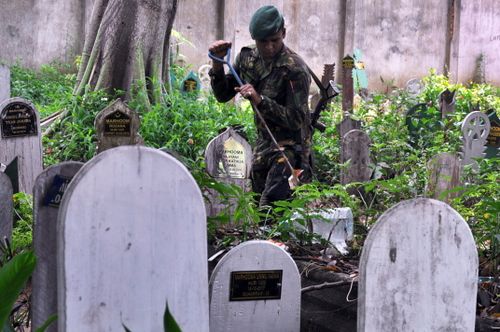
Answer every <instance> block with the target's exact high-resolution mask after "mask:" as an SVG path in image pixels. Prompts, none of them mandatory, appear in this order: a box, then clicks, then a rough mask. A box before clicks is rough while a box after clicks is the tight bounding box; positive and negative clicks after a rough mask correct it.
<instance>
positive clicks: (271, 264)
mask: <svg viewBox="0 0 500 332" xmlns="http://www.w3.org/2000/svg"><path fill="white" fill-rule="evenodd" d="M300 297H301V286H300V275H299V271H298V269H297V265H296V264H295V262H294V261H293V259H292V258H291V257H290V255H289V254H288V253H287V252H286V251H285V250H283V249H282V248H280V247H278V246H276V245H274V244H272V243H270V242H268V241H261V240H254V241H248V242H244V243H242V244H240V245H238V246H237V247H235V248H233V249H232V250H231V251H229V252H228V253H227V254H226V256H224V257H223V258H222V259H221V260H220V261H219V263H218V264H217V266H216V267H215V269H214V271H213V273H212V276H211V277H210V331H217V332H222V331H227V332H230V331H239V332H247V331H248V332H253V331H287V332H294V331H297V332H298V331H299V329H300Z"/></svg>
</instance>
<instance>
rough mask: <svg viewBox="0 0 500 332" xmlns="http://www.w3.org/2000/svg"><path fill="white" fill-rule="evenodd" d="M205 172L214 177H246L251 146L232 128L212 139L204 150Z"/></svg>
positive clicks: (249, 162) (250, 165)
mask: <svg viewBox="0 0 500 332" xmlns="http://www.w3.org/2000/svg"><path fill="white" fill-rule="evenodd" d="M205 163H206V168H207V173H208V174H209V175H210V176H212V177H214V178H231V179H247V178H248V177H249V176H250V171H251V167H252V147H251V146H250V144H248V142H247V141H246V140H245V139H244V138H243V137H241V136H240V135H239V134H238V133H236V131H235V130H234V129H232V128H228V129H227V130H226V131H224V132H223V133H222V134H220V135H218V136H217V137H215V138H214V139H212V140H211V141H210V142H209V143H208V145H207V148H206V150H205Z"/></svg>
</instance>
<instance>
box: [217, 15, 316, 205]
mask: <svg viewBox="0 0 500 332" xmlns="http://www.w3.org/2000/svg"><path fill="white" fill-rule="evenodd" d="M249 28H250V34H251V36H252V39H254V40H255V45H251V46H247V47H243V48H242V49H241V51H240V53H239V54H238V55H237V56H236V59H235V62H234V68H235V70H236V72H237V73H238V74H239V76H240V77H241V79H242V80H243V81H244V82H246V83H245V84H244V85H243V86H241V87H239V86H238V83H237V82H236V80H235V79H234V77H233V76H232V75H231V74H230V73H228V74H225V73H224V68H223V64H222V63H220V62H216V61H214V63H213V66H212V69H211V70H210V72H209V75H210V77H211V85H212V89H213V92H214V94H215V97H216V98H217V100H218V101H220V102H227V101H228V100H230V99H231V98H233V97H234V96H235V95H236V93H240V94H241V95H242V96H243V97H244V98H246V99H248V100H250V101H251V102H252V103H253V104H254V105H255V106H256V107H257V108H258V110H259V111H260V113H261V114H262V116H263V118H264V119H265V121H266V123H267V125H268V127H269V128H270V130H271V132H272V134H273V135H274V137H275V138H276V141H278V144H279V146H280V149H282V150H284V152H285V154H286V156H287V157H288V159H289V161H290V163H291V164H292V166H293V167H294V169H298V170H302V171H303V172H302V175H301V176H300V180H301V181H302V182H305V181H308V180H310V178H311V176H312V174H311V167H310V164H309V157H310V147H311V129H310V122H311V121H310V114H309V108H308V94H309V86H310V84H311V79H310V76H309V72H308V69H307V66H306V64H305V62H304V61H303V60H302V58H301V57H300V56H299V55H297V54H296V53H295V52H293V51H292V50H291V49H289V48H288V47H286V46H285V44H284V42H283V40H284V38H285V35H286V29H285V20H284V18H283V16H282V15H281V13H280V12H279V11H278V9H276V7H274V6H264V7H261V8H260V9H258V10H257V11H256V12H255V13H254V15H253V16H252V19H251V22H250V27H249ZM230 47H231V43H230V42H229V41H225V40H218V41H215V42H214V43H213V44H212V45H211V46H210V48H209V51H210V52H211V53H212V54H214V55H215V56H217V57H219V58H223V57H224V56H225V55H226V53H227V49H228V48H230ZM254 120H255V124H256V127H257V142H256V145H255V147H254V151H253V162H252V187H253V190H254V191H255V192H256V193H260V194H261V197H260V201H259V206H261V207H264V206H269V205H270V204H271V203H272V202H274V201H277V200H283V199H288V198H290V196H291V189H290V186H289V182H288V178H289V177H290V175H291V170H290V168H289V167H288V166H287V164H286V162H285V158H283V155H282V154H281V153H280V151H279V150H278V149H277V147H276V146H275V145H274V144H273V143H272V140H271V138H270V136H269V134H268V133H267V132H266V130H265V127H264V124H263V123H262V122H261V121H260V119H259V118H258V117H257V116H256V115H254Z"/></svg>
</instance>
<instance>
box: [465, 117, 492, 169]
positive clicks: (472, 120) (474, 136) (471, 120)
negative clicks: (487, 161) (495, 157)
mask: <svg viewBox="0 0 500 332" xmlns="http://www.w3.org/2000/svg"><path fill="white" fill-rule="evenodd" d="M489 132H490V120H489V119H488V116H487V115H486V114H484V113H482V112H480V111H474V112H471V113H469V114H467V116H466V117H465V119H464V122H463V123H462V142H463V146H462V153H461V157H462V165H464V166H465V165H472V167H473V168H477V162H476V161H475V160H474V158H483V157H484V156H485V153H484V150H485V149H486V147H485V144H486V139H487V138H488V134H489Z"/></svg>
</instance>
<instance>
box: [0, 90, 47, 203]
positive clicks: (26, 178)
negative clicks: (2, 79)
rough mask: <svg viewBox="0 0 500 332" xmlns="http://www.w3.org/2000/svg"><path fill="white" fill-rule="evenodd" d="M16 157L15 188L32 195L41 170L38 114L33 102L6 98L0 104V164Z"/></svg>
mask: <svg viewBox="0 0 500 332" xmlns="http://www.w3.org/2000/svg"><path fill="white" fill-rule="evenodd" d="M16 157H17V158H18V169H19V170H18V179H19V190H20V191H22V192H25V193H28V194H32V192H33V185H34V183H35V178H36V177H37V176H38V174H40V173H41V172H42V169H43V168H42V141H41V132H40V117H39V114H38V111H37V110H36V108H35V106H34V105H33V103H31V102H30V101H28V100H26V99H23V98H10V99H7V100H5V101H3V102H2V103H0V163H3V164H10V163H11V162H12V160H14V159H15V158H16Z"/></svg>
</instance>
